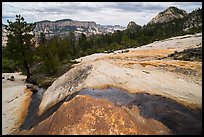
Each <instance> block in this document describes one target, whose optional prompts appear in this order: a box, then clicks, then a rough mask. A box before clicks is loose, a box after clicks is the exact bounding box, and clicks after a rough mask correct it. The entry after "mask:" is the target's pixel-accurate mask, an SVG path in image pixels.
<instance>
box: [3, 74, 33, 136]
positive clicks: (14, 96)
mask: <svg viewBox="0 0 204 137" xmlns="http://www.w3.org/2000/svg"><path fill="white" fill-rule="evenodd" d="M11 76H14V78H15V81H10V80H6V79H2V134H3V135H6V134H11V133H12V132H13V131H15V130H17V129H18V128H19V126H20V125H21V124H22V123H23V121H24V119H25V117H26V116H27V111H28V106H29V104H30V101H31V99H30V98H31V96H32V92H31V91H29V90H27V89H26V85H25V83H24V82H23V80H24V79H25V78H26V77H25V76H23V75H20V74H19V73H3V74H2V77H5V78H10V77H11Z"/></svg>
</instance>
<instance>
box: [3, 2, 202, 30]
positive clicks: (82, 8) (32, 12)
mask: <svg viewBox="0 0 204 137" xmlns="http://www.w3.org/2000/svg"><path fill="white" fill-rule="evenodd" d="M170 6H176V7H177V8H179V9H183V10H185V11H187V12H188V13H189V12H191V11H193V10H194V9H198V8H202V2H2V23H3V24H7V20H10V21H14V20H15V16H16V14H20V15H22V16H23V17H24V19H25V20H26V22H28V23H30V22H36V21H42V20H50V21H55V20H59V19H72V20H77V21H95V22H96V23H97V24H101V25H121V26H125V27H126V26H127V25H128V22H130V21H134V22H135V23H137V24H139V25H145V24H147V23H148V22H149V21H150V20H151V19H152V18H153V17H155V16H156V15H157V14H158V13H159V12H161V11H163V10H165V9H166V8H168V7H170Z"/></svg>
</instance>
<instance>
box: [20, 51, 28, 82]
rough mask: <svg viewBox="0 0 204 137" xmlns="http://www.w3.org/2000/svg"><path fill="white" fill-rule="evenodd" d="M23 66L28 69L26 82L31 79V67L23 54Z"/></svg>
mask: <svg viewBox="0 0 204 137" xmlns="http://www.w3.org/2000/svg"><path fill="white" fill-rule="evenodd" d="M22 54H23V64H24V67H25V69H26V73H27V78H26V81H27V80H28V79H29V78H30V69H29V66H28V62H27V60H26V59H25V53H24V52H23V53H22Z"/></svg>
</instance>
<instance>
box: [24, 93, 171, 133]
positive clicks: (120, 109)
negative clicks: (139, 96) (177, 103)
mask: <svg viewBox="0 0 204 137" xmlns="http://www.w3.org/2000/svg"><path fill="white" fill-rule="evenodd" d="M24 134H25V133H24ZM30 134H171V132H170V130H169V129H168V128H167V127H165V126H164V125H163V124H162V123H160V122H159V121H156V120H154V119H146V118H144V117H143V116H141V115H140V112H139V109H138V108H137V107H136V106H134V107H132V108H131V109H129V108H127V107H125V106H115V105H114V104H113V103H111V102H109V101H108V100H104V99H94V98H91V97H89V96H83V95H77V96H76V97H75V98H74V99H72V100H71V101H69V102H64V103H63V104H62V106H61V107H60V108H59V109H58V110H57V111H56V112H54V113H53V115H52V116H50V117H49V118H47V119H46V120H44V121H43V122H41V123H39V124H38V125H37V126H35V127H34V128H33V129H32V130H31V131H30Z"/></svg>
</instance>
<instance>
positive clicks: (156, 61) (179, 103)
mask: <svg viewBox="0 0 204 137" xmlns="http://www.w3.org/2000/svg"><path fill="white" fill-rule="evenodd" d="M198 47H202V34H201V33H200V34H196V35H186V36H179V37H174V38H170V39H166V40H163V41H157V42H154V43H151V44H148V45H145V46H142V47H139V48H135V49H134V48H131V49H128V51H127V52H125V53H121V51H116V52H114V53H110V54H98V55H97V54H94V55H90V56H86V57H82V58H80V59H78V60H77V61H80V63H79V64H76V65H74V67H73V68H72V69H71V70H70V71H68V72H67V73H65V74H64V75H62V76H61V77H59V78H58V79H57V80H56V81H55V82H54V83H53V84H52V86H50V87H49V88H48V90H47V91H45V93H44V95H43V98H42V101H41V103H40V105H39V110H38V111H37V112H36V113H37V114H38V116H39V117H41V116H43V115H44V114H46V113H48V111H49V114H50V110H52V111H53V112H52V113H51V114H50V116H49V117H47V118H46V119H44V120H41V121H40V120H39V122H38V123H37V124H36V125H33V126H34V127H33V128H32V129H30V130H23V131H19V132H16V134H202V62H200V61H194V60H193V58H194V57H190V58H192V60H191V61H184V60H182V59H180V60H174V59H173V58H169V56H170V55H171V54H172V53H177V52H182V51H183V50H185V49H189V48H198ZM175 51H176V52H175ZM199 56H201V58H202V54H201V55H199ZM113 88H116V89H118V90H121V91H120V92H116V93H115V92H114V91H115V90H113ZM86 89H89V90H88V91H84V90H86ZM90 89H92V90H95V91H94V93H93V91H91V90H90ZM110 89H111V90H110ZM102 92H104V94H103V93H102ZM73 93H74V94H73ZM77 94H78V95H77ZM67 96H69V97H70V96H72V97H71V98H69V99H67ZM64 101H65V102H64ZM118 101H119V103H118ZM59 104H60V105H61V106H60V105H59ZM53 108H54V110H53Z"/></svg>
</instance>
